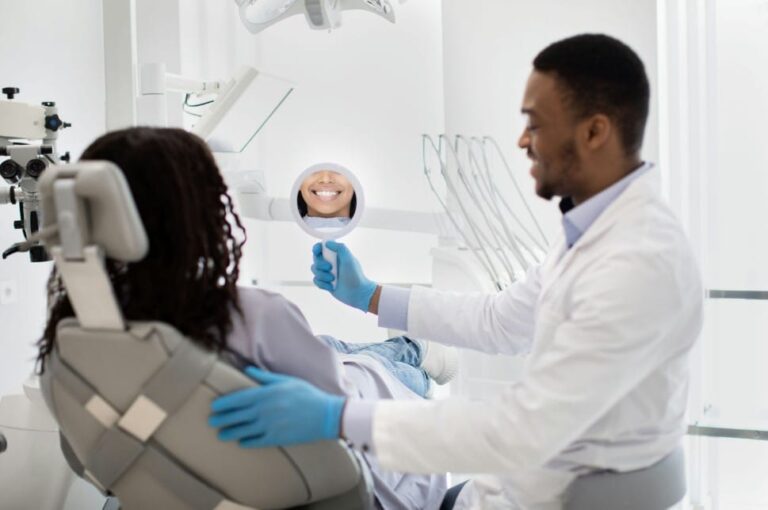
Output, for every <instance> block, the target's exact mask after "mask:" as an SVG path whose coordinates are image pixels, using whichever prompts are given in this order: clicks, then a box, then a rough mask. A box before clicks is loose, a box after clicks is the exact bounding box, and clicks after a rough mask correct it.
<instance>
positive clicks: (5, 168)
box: [0, 159, 24, 183]
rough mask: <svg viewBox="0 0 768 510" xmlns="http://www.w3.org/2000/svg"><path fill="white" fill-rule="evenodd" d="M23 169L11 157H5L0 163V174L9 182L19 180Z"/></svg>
mask: <svg viewBox="0 0 768 510" xmlns="http://www.w3.org/2000/svg"><path fill="white" fill-rule="evenodd" d="M23 170H24V169H23V168H22V167H21V165H20V164H18V163H16V162H15V161H14V160H12V159H6V160H5V161H3V162H2V163H0V176H2V177H3V179H5V180H6V181H8V182H11V183H16V182H19V179H21V173H22V171H23Z"/></svg>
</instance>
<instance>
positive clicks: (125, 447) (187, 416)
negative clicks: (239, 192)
mask: <svg viewBox="0 0 768 510" xmlns="http://www.w3.org/2000/svg"><path fill="white" fill-rule="evenodd" d="M40 194H41V200H42V205H43V227H42V228H41V230H40V233H39V237H40V238H41V239H43V241H44V243H45V246H46V249H47V250H48V253H49V254H50V255H51V257H52V258H53V260H54V262H55V264H56V267H57V268H58V270H59V272H60V274H61V276H62V279H63V282H64V285H65V287H66V289H67V294H68V296H69V299H70V301H71V303H72V306H73V308H74V311H75V315H76V318H70V319H65V320H62V321H61V322H60V323H59V324H58V326H57V332H56V346H55V349H54V350H53V352H52V353H51V355H50V356H49V357H48V359H47V360H46V365H45V372H44V373H43V375H42V377H41V385H42V389H43V395H44V397H45V399H46V403H47V405H48V407H49V408H50V410H51V412H52V414H53V415H54V417H55V418H56V421H57V422H58V424H59V427H60V437H61V446H62V450H63V452H64V454H65V457H66V458H67V461H68V463H69V465H70V466H71V467H72V469H73V470H74V471H75V472H77V473H78V474H79V475H80V476H82V477H84V478H86V479H87V480H89V481H90V482H91V483H93V484H94V485H95V486H96V487H98V488H99V489H100V490H101V491H102V492H103V493H105V494H109V495H114V496H116V497H117V498H118V499H119V501H120V505H121V508H122V509H123V510H145V509H163V510H247V509H259V510H268V509H284V508H301V509H306V510H326V509H327V510H331V509H333V510H346V509H349V510H352V509H368V508H372V507H373V495H372V494H373V493H372V487H371V481H370V476H369V473H368V471H367V467H366V465H365V464H364V463H363V461H362V460H361V458H360V457H359V456H358V455H357V454H355V453H354V452H353V451H352V450H351V449H350V448H348V447H347V446H346V445H345V444H344V443H342V442H340V441H322V442H317V443H313V444H308V445H301V446H294V447H286V448H267V449H243V448H240V447H238V445H237V444H233V443H224V442H222V441H219V440H218V439H217V437H216V430H215V429H213V428H211V427H209V426H208V424H207V419H208V415H209V413H210V410H209V406H210V403H211V401H212V400H213V399H214V398H215V397H217V396H219V395H222V394H225V393H229V392H231V391H234V390H238V389H242V388H246V387H249V386H255V385H256V383H255V382H254V381H253V380H251V379H250V378H248V377H246V376H245V375H243V374H242V373H241V372H240V371H239V370H238V369H236V368H235V367H234V366H233V365H232V364H230V363H229V362H228V361H227V360H225V359H223V357H220V356H217V355H216V354H215V353H212V352H208V351H206V350H204V349H202V348H200V347H198V346H196V345H195V344H194V343H193V342H191V341H190V340H189V339H187V338H185V337H184V336H183V335H182V334H180V333H179V332H178V331H176V330H175V329H174V328H173V327H171V326H170V325H168V324H163V323H159V322H126V321H125V320H124V319H123V316H122V313H121V310H120V307H119V306H118V303H117V301H116V299H115V295H114V292H113V290H112V287H111V284H110V280H109V279H108V276H107V273H106V270H105V265H104V259H105V257H109V258H111V259H113V260H116V261H121V262H135V261H138V260H141V259H142V258H143V257H144V256H145V254H146V252H147V249H148V246H147V244H148V243H147V237H146V233H145V231H144V227H143V225H142V223H141V220H140V218H139V215H138V212H137V210H136V206H135V204H134V203H133V199H132V197H131V194H130V191H129V189H128V186H127V183H126V181H125V178H124V176H123V174H122V173H121V172H120V170H119V169H118V168H117V167H116V166H115V165H113V164H111V163H108V162H87V163H80V164H75V165H68V166H53V167H51V168H49V169H48V170H47V171H46V172H45V174H43V177H42V178H41V180H40Z"/></svg>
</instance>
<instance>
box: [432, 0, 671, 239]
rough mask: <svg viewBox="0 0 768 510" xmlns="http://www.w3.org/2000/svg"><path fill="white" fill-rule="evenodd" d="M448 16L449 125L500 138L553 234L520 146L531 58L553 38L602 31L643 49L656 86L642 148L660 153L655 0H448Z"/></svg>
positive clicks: (555, 218) (552, 208) (549, 207)
mask: <svg viewBox="0 0 768 510" xmlns="http://www.w3.org/2000/svg"><path fill="white" fill-rule="evenodd" d="M443 24H444V26H443V33H444V42H445V51H444V60H445V71H444V72H445V92H444V93H445V119H446V120H445V123H446V124H445V125H446V131H447V132H448V133H450V134H466V135H490V136H493V137H495V138H496V139H497V140H498V141H499V143H500V144H501V145H502V148H503V149H504V152H505V153H506V154H507V155H508V159H509V162H510V165H511V166H512V169H513V170H514V171H515V172H516V176H517V178H518V180H519V182H520V183H521V185H522V187H523V188H524V191H526V192H527V193H528V196H529V197H530V202H531V203H532V207H533V209H534V211H535V213H536V215H537V217H538V218H540V219H541V221H542V222H543V223H544V228H545V232H547V234H548V235H549V236H550V237H551V235H552V234H553V233H554V232H555V231H556V229H559V228H561V227H560V223H559V221H560V214H559V211H558V210H557V207H556V205H555V204H554V203H547V202H545V201H543V200H541V199H538V198H537V197H536V196H535V194H534V192H533V185H532V182H531V178H530V176H529V175H528V168H530V162H529V161H528V160H527V158H526V157H525V154H524V152H523V151H521V150H520V149H518V148H517V139H518V137H519V136H520V133H521V131H522V129H523V126H524V122H525V121H524V118H523V116H522V115H521V114H520V103H521V101H522V98H523V92H524V90H525V83H526V80H527V79H528V75H529V73H530V72H531V69H532V65H531V62H532V61H533V58H534V57H535V56H536V54H537V53H538V52H539V51H541V50H542V49H544V48H545V47H546V46H547V45H548V44H550V43H552V42H555V41H557V40H559V39H562V38H565V37H568V36H571V35H575V34H578V33H584V32H600V33H606V34H608V35H611V36H614V37H617V38H619V39H621V40H622V41H624V42H625V43H627V44H628V45H629V46H630V47H632V48H633V49H634V50H635V51H636V52H637V53H638V54H639V55H640V57H641V58H642V60H643V62H644V63H645V67H646V71H647V73H648V75H649V78H650V82H651V90H652V94H653V98H652V104H651V115H650V119H649V123H648V127H647V129H646V138H645V146H644V150H643V155H644V157H645V158H646V159H648V160H650V161H656V160H657V152H658V151H657V146H658V141H657V121H656V110H657V107H656V104H657V103H656V98H657V97H658V95H657V86H656V83H657V80H656V1H655V0H579V1H578V2H566V1H562V0H540V1H536V2H525V1H518V0H512V1H511V0H483V1H481V2H476V1H468V0H445V1H444V2H443Z"/></svg>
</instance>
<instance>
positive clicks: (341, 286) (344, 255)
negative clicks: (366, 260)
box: [312, 241, 377, 312]
mask: <svg viewBox="0 0 768 510" xmlns="http://www.w3.org/2000/svg"><path fill="white" fill-rule="evenodd" d="M325 245H326V246H327V247H328V249H329V250H331V251H335V252H336V256H337V260H336V264H337V266H338V268H337V271H338V274H339V281H338V282H336V286H335V287H333V286H332V285H331V282H332V281H333V279H334V277H333V274H331V263H330V262H328V261H327V260H325V259H324V258H323V245H322V244H320V243H317V244H315V245H314V246H313V247H312V254H313V255H314V263H313V264H312V273H314V275H315V279H314V280H313V281H314V282H315V285H316V286H318V287H319V288H321V289H324V290H327V291H329V292H330V293H331V295H332V296H333V297H335V298H336V299H338V300H339V301H341V302H342V303H344V304H347V305H349V306H352V307H354V308H357V309H358V310H362V311H364V312H367V311H368V306H369V305H370V303H371V298H372V297H373V293H374V292H375V291H376V286H377V285H376V283H375V282H372V281H371V280H369V279H368V278H366V276H365V275H364V274H363V270H362V268H361V267H360V263H359V262H358V261H357V259H356V258H355V256H354V255H352V253H351V252H350V251H349V248H347V247H346V245H344V244H342V243H337V242H335V241H326V243H325Z"/></svg>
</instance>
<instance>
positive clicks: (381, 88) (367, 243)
mask: <svg viewBox="0 0 768 510" xmlns="http://www.w3.org/2000/svg"><path fill="white" fill-rule="evenodd" d="M185 3H186V2H185ZM189 4H194V6H191V7H190V8H189V11H188V12H187V13H186V14H185V16H186V19H185V22H184V24H183V26H182V37H183V38H185V43H184V50H183V55H182V62H183V65H187V64H189V65H188V67H187V68H186V69H184V72H185V73H187V72H192V71H193V67H196V70H195V73H196V74H202V75H203V76H205V77H210V78H213V77H216V76H228V75H230V74H231V73H232V72H234V70H235V69H236V68H237V66H239V65H243V64H249V65H254V66H255V67H256V68H257V69H260V70H262V71H264V72H267V73H270V74H274V75H277V76H281V77H283V78H286V79H289V80H291V81H293V82H294V83H295V84H296V90H295V91H294V93H293V94H292V95H291V97H289V99H288V101H286V103H285V104H284V105H283V107H282V108H281V109H280V110H279V111H278V112H277V114H276V115H275V116H274V117H273V119H272V120H271V121H270V124H269V125H268V126H267V127H266V129H265V130H264V131H263V132H262V133H260V134H259V136H258V137H257V138H256V140H255V141H254V143H253V144H252V146H251V147H249V148H248V149H247V150H246V152H245V153H244V154H243V157H242V158H241V160H240V161H239V162H237V163H236V164H235V166H237V167H239V169H240V170H243V171H249V170H250V171H262V172H264V174H265V175H266V184H267V189H268V192H269V193H270V194H271V195H273V196H278V197H287V195H288V193H289V191H290V188H291V186H292V184H293V181H294V179H295V178H296V177H297V176H298V175H299V174H300V173H301V171H302V170H303V169H304V168H306V167H308V166H310V165H311V164H313V163H317V162H320V161H336V162H339V163H341V164H344V165H345V166H347V167H349V168H350V169H352V170H353V171H354V172H355V173H356V175H357V176H358V178H359V180H360V181H361V183H362V186H363V187H364V189H365V193H366V199H367V202H368V205H370V206H377V207H391V208H397V209H412V210H419V211H429V210H434V209H435V208H436V204H435V202H434V201H433V200H431V199H430V196H429V190H428V188H427V186H426V183H425V181H424V180H423V177H422V174H421V139H420V135H421V133H423V132H433V133H436V132H441V131H442V130H443V96H442V85H443V75H442V30H441V3H440V2H439V1H438V0H421V1H418V2H415V1H414V2H408V3H407V4H403V5H400V4H396V5H395V8H396V13H397V17H398V21H397V23H396V24H394V25H391V24H389V23H387V22H386V21H384V20H382V19H381V18H379V17H376V16H373V15H370V14H368V13H364V12H345V13H344V23H343V26H342V27H341V28H340V29H338V30H335V31H333V32H330V33H328V32H325V31H312V30H310V29H309V28H308V26H307V23H306V21H305V20H304V18H303V17H299V16H297V17H294V18H291V19H288V20H285V21H283V22H281V23H279V24H276V25H274V26H272V27H270V28H269V29H268V30H266V31H264V32H262V33H260V34H257V35H252V34H250V33H248V32H247V31H246V30H245V28H243V27H242V26H241V24H240V22H239V20H238V19H237V18H236V16H235V14H236V9H234V5H233V6H232V7H233V8H232V9H226V10H225V9H222V8H221V7H220V6H217V7H216V8H215V9H214V8H213V7H211V6H210V5H209V4H210V3H207V2H196V3H195V2H189ZM194 62H197V65H196V66H195V65H194ZM195 73H193V74H195ZM248 232H249V242H248V245H247V247H246V252H245V253H246V259H247V260H246V262H245V264H244V266H245V273H246V278H245V280H246V281H250V280H253V279H256V280H258V281H259V283H260V284H262V285H266V286H270V287H275V288H277V289H278V290H280V291H281V292H283V293H285V294H286V295H287V296H289V297H290V298H291V299H293V300H295V301H296V302H297V303H298V304H299V305H300V307H301V308H302V310H303V311H304V312H305V314H307V316H308V319H309V320H310V323H311V324H312V326H313V327H314V329H315V330H316V331H317V332H323V333H331V334H335V335H338V336H341V337H344V338H350V339H361V340H362V339H374V338H381V337H382V336H383V335H384V334H385V333H384V332H383V331H381V330H379V329H378V328H376V324H375V321H374V319H373V318H372V317H370V316H368V317H365V316H364V315H363V314H361V313H359V312H357V311H355V310H351V309H348V308H346V307H344V306H342V305H338V304H336V303H335V302H333V300H332V298H330V297H329V296H327V295H325V294H324V293H322V292H320V291H318V290H316V289H314V288H311V287H307V286H304V287H302V286H295V285H280V282H285V281H291V282H294V281H302V282H304V283H305V284H308V282H309V280H310V275H311V273H310V272H309V266H310V264H311V255H310V247H311V245H312V244H313V243H314V242H315V241H314V240H313V239H310V238H308V237H307V236H306V234H304V233H303V232H302V231H301V230H299V228H298V226H296V225H292V224H269V225H266V224H263V223H261V222H256V221H250V222H248ZM344 241H345V242H347V243H349V245H350V246H351V247H352V249H353V250H354V251H355V253H356V254H357V255H358V256H359V257H360V259H361V260H362V261H363V264H364V267H365V269H366V272H368V273H369V274H370V275H371V277H373V278H376V279H378V280H379V281H384V282H413V281H417V282H429V281H430V259H429V248H430V247H431V246H432V245H434V243H435V238H434V237H433V236H425V235H402V234H387V233H382V232H378V231H377V232H373V231H364V230H363V229H359V230H358V231H356V232H354V233H353V234H352V235H350V236H348V237H347V238H345V239H344Z"/></svg>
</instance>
